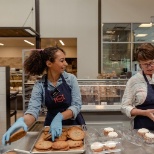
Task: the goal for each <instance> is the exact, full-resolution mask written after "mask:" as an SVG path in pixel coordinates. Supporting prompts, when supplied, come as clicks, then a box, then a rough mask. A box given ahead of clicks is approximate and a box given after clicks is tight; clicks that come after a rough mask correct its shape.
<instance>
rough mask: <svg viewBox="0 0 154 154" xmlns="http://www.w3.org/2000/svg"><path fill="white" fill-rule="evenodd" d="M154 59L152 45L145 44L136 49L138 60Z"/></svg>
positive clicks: (153, 47)
mask: <svg viewBox="0 0 154 154" xmlns="http://www.w3.org/2000/svg"><path fill="white" fill-rule="evenodd" d="M153 59H154V46H153V45H152V44H151V43H143V44H141V45H140V46H139V47H138V48H137V49H136V60H137V61H138V62H139V61H146V60H153Z"/></svg>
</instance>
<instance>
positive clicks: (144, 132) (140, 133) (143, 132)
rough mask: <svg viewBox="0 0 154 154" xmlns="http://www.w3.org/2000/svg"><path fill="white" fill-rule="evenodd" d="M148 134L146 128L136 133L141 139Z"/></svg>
mask: <svg viewBox="0 0 154 154" xmlns="http://www.w3.org/2000/svg"><path fill="white" fill-rule="evenodd" d="M148 132H149V130H148V129H146V128H141V129H138V131H137V133H138V134H139V135H140V136H141V137H144V135H145V134H146V133H148Z"/></svg>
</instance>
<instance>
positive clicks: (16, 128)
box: [2, 117, 28, 145]
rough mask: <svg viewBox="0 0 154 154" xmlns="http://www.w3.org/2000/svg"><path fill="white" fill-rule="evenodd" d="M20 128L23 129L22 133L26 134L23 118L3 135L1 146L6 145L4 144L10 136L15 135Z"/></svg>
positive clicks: (26, 128)
mask: <svg viewBox="0 0 154 154" xmlns="http://www.w3.org/2000/svg"><path fill="white" fill-rule="evenodd" d="M20 128H23V129H24V131H26V132H27V130H28V127H27V125H26V124H25V122H24V118H23V117H21V118H19V119H18V120H17V121H16V122H15V123H14V124H13V125H12V126H11V127H10V128H9V129H8V131H7V132H6V133H5V134H4V135H3V138H2V144H3V145H6V142H7V141H9V138H10V136H11V135H12V134H13V133H15V132H16V131H17V130H19V129H20Z"/></svg>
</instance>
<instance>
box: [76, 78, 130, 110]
mask: <svg viewBox="0 0 154 154" xmlns="http://www.w3.org/2000/svg"><path fill="white" fill-rule="evenodd" d="M126 82H127V79H78V83H79V87H80V91H81V96H82V103H83V107H82V110H84V111H85V110H91V111H92V110H105V109H107V110H109V108H110V109H111V110H114V109H117V110H118V109H119V110H120V105H121V99H122V96H123V93H124V90H125V86H126ZM90 108H91V109H90Z"/></svg>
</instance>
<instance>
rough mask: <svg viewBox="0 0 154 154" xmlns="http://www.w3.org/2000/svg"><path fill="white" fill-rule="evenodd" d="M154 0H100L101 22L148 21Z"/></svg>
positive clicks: (153, 13) (153, 8)
mask: <svg viewBox="0 0 154 154" xmlns="http://www.w3.org/2000/svg"><path fill="white" fill-rule="evenodd" d="M151 16H154V0H102V22H104V23H105V22H108V23H111V22H112V23H116V22H150V21H151V18H150V17H151Z"/></svg>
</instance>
